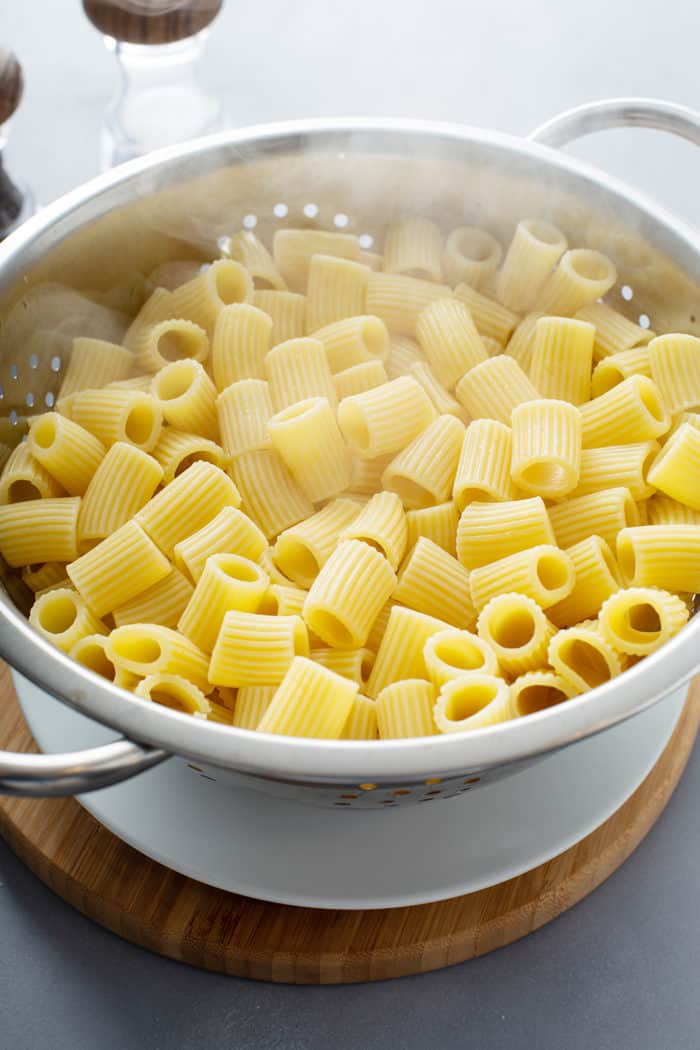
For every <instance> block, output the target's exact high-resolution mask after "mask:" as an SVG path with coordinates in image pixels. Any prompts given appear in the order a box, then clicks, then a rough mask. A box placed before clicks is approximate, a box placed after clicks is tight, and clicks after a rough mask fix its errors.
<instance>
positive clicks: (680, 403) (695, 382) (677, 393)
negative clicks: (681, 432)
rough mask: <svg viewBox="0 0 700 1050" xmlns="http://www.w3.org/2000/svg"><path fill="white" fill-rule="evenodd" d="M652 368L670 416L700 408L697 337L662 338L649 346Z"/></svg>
mask: <svg viewBox="0 0 700 1050" xmlns="http://www.w3.org/2000/svg"><path fill="white" fill-rule="evenodd" d="M649 365H650V367H651V374H652V378H653V379H654V382H655V383H656V385H657V386H658V388H659V390H660V392H661V397H662V399H663V401H664V404H665V405H666V407H667V408H668V410H669V411H670V412H673V413H676V412H684V411H686V410H687V409H696V408H697V407H698V406H700V339H698V337H697V336H694V335H685V334H674V333H669V334H668V335H658V336H657V337H656V339H652V341H651V342H650V343H649Z"/></svg>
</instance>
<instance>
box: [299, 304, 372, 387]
mask: <svg viewBox="0 0 700 1050" xmlns="http://www.w3.org/2000/svg"><path fill="white" fill-rule="evenodd" d="M313 336H314V339H319V340H320V341H321V342H322V343H323V348H324V350H325V351H326V359H327V361H328V365H329V367H330V370H331V372H333V373H334V374H336V373H338V372H343V371H345V370H346V369H348V368H352V367H353V365H361V364H367V363H372V362H374V363H377V362H382V361H386V358H387V356H388V354H389V333H388V331H387V327H386V325H385V324H384V322H383V321H382V320H380V318H378V317H372V316H371V315H368V314H363V315H361V316H359V317H346V318H344V319H343V320H342V321H335V322H334V323H333V324H329V325H326V326H325V327H324V328H319V329H318V331H316V332H314V333H313Z"/></svg>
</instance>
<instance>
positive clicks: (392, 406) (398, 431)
mask: <svg viewBox="0 0 700 1050" xmlns="http://www.w3.org/2000/svg"><path fill="white" fill-rule="evenodd" d="M433 419H435V409H434V408H433V406H432V404H431V401H430V398H429V397H428V395H427V394H426V392H425V391H424V390H423V388H422V386H421V385H420V383H417V382H416V380H415V379H413V378H411V377H410V376H402V377H400V378H399V379H394V380H392V381H391V382H390V383H385V384H384V386H380V387H376V388H375V389H374V390H366V391H365V392H364V393H363V394H355V395H353V396H352V397H346V398H343V400H342V401H341V402H340V404H339V406H338V423H339V425H340V429H341V431H342V432H343V435H344V437H345V439H346V441H347V442H348V444H350V445H351V446H352V448H353V449H355V450H356V451H357V452H358V453H359V454H360V455H361V456H364V457H366V458H367V459H376V458H377V457H379V456H383V455H385V454H387V453H389V452H399V451H400V450H401V449H402V448H405V447H406V445H408V444H409V443H410V442H411V441H412V440H413V438H415V437H417V436H418V434H420V433H421V432H422V431H423V430H425V428H426V427H427V426H428V425H429V424H430V423H431V422H432V421H433Z"/></svg>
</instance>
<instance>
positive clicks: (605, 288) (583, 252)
mask: <svg viewBox="0 0 700 1050" xmlns="http://www.w3.org/2000/svg"><path fill="white" fill-rule="evenodd" d="M616 280H617V271H616V269H615V267H614V266H613V264H612V261H611V260H610V259H609V258H608V257H607V255H603V253H602V252H596V251H592V250H591V249H590V248H574V249H573V250H571V251H568V252H565V253H564V255H562V257H561V259H560V260H559V264H558V266H557V268H556V269H555V270H554V272H553V273H552V275H551V277H549V278H548V279H547V281H546V283H545V285H544V287H543V288H542V291H541V292H540V294H539V296H538V297H537V301H536V303H535V304H534V305H535V307H536V308H537V309H538V310H542V311H543V312H544V313H549V314H561V315H563V316H569V317H571V316H573V314H575V313H576V312H577V311H578V310H580V309H581V307H583V306H587V305H588V304H589V303H594V302H595V301H596V299H601V298H602V297H603V296H604V295H605V293H606V292H609V291H610V289H611V288H612V286H613V285H614V284H615V281H616Z"/></svg>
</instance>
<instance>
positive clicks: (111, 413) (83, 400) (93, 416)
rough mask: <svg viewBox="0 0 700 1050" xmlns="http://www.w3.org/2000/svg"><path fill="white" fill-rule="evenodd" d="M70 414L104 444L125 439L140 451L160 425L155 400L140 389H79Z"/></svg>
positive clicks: (151, 441) (153, 439)
mask: <svg viewBox="0 0 700 1050" xmlns="http://www.w3.org/2000/svg"><path fill="white" fill-rule="evenodd" d="M199 367H200V368H201V365H200V366H199ZM71 417H72V419H73V422H74V423H77V425H78V426H80V427H83V428H84V429H85V430H89V431H90V433H91V434H93V435H94V437H95V438H97V439H98V440H99V441H100V442H101V443H102V444H103V445H104V446H105V447H106V448H109V446H110V445H113V444H114V443H115V442H116V441H125V442H126V443H127V444H129V445H135V446H136V448H140V449H141V450H142V451H143V452H150V451H151V449H153V448H155V446H156V444H157V442H158V438H159V437H160V431H161V427H162V425H163V413H162V410H161V407H160V405H159V403H158V401H157V400H156V399H155V398H154V397H151V395H150V394H145V393H143V391H141V390H124V389H121V390H120V389H115V388H112V389H111V390H107V389H103V390H81V391H80V392H79V393H77V394H74V395H72V400H71ZM35 455H36V453H35Z"/></svg>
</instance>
